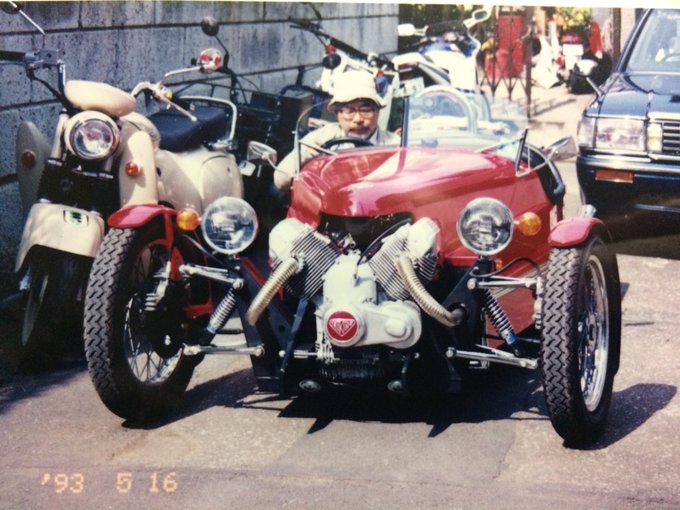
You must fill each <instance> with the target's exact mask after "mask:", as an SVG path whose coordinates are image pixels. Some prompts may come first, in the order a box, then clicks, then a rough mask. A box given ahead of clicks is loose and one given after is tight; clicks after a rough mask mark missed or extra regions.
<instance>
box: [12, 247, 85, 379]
mask: <svg viewBox="0 0 680 510" xmlns="http://www.w3.org/2000/svg"><path fill="white" fill-rule="evenodd" d="M27 267H28V271H29V274H30V285H29V288H28V292H27V295H26V304H25V309H24V320H23V323H22V328H21V363H22V366H23V367H24V368H26V369H28V370H43V369H47V368H51V367H53V366H54V365H56V364H57V363H58V361H59V359H60V357H61V356H62V355H64V354H66V351H67V349H68V348H69V347H74V345H73V344H74V343H75V342H78V344H79V346H80V341H81V337H82V334H81V333H82V330H81V325H82V304H83V292H84V288H85V285H86V283H87V276H88V273H89V268H90V259H88V258H86V257H78V256H76V255H71V254H63V253H58V252H47V251H39V252H36V253H33V254H32V255H31V257H30V259H29V260H28V262H27Z"/></svg>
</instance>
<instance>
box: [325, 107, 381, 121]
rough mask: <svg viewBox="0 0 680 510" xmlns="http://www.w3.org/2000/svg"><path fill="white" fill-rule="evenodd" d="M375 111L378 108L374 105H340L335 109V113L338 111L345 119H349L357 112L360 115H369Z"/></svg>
mask: <svg viewBox="0 0 680 510" xmlns="http://www.w3.org/2000/svg"><path fill="white" fill-rule="evenodd" d="M377 111H378V109H377V108H376V107H375V106H359V107H356V106H340V107H338V108H336V109H335V113H339V114H340V115H342V116H343V117H345V118H347V119H351V118H352V117H354V116H355V115H356V114H357V113H358V114H359V115H361V116H362V117H371V116H372V115H375V112H377Z"/></svg>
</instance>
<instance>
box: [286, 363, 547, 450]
mask: <svg viewBox="0 0 680 510" xmlns="http://www.w3.org/2000/svg"><path fill="white" fill-rule="evenodd" d="M537 376H538V373H537V372H532V371H525V370H518V369H512V368H507V367H492V368H491V369H490V370H488V371H486V372H484V373H474V374H471V377H470V378H469V379H468V381H466V385H465V387H464V388H463V391H462V392H461V393H459V394H454V395H424V396H422V395H418V396H413V397H408V396H400V395H395V394H392V393H389V392H387V391H382V390H375V389H374V390H371V391H359V390H355V389H351V388H333V389H329V390H324V391H322V392H320V393H318V394H312V395H301V396H299V397H298V398H296V399H295V400H293V401H292V402H291V403H290V404H289V405H288V406H287V407H286V408H285V409H284V410H283V411H281V413H280V416H281V417H283V418H316V421H315V423H314V424H313V425H312V427H311V428H310V430H309V433H310V434H312V433H315V432H317V431H319V430H322V429H324V428H325V427H327V426H328V425H329V424H331V423H332V422H333V421H335V420H350V421H358V422H364V421H366V422H368V421H378V422H382V423H395V424H398V423H414V422H422V423H427V424H429V425H431V427H432V429H431V431H430V433H429V436H430V437H436V436H437V435H439V434H441V433H442V432H444V431H446V430H447V429H448V427H450V426H451V425H453V424H455V423H480V422H485V421H490V420H503V419H514V418H513V415H514V414H515V413H517V412H529V413H532V414H534V415H535V418H528V419H541V420H543V419H547V418H546V416H545V411H544V410H543V409H542V408H537V407H536V406H537V403H539V404H540V405H541V406H542V403H541V398H540V394H539V395H538V397H539V398H537V396H536V394H537V389H538V387H539V381H538V379H537ZM522 419H527V418H522Z"/></svg>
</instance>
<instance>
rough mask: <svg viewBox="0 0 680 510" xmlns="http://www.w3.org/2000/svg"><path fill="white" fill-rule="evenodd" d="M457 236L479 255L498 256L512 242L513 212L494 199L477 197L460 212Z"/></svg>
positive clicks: (464, 244)
mask: <svg viewBox="0 0 680 510" xmlns="http://www.w3.org/2000/svg"><path fill="white" fill-rule="evenodd" d="M456 227H457V230H458V237H459V238H460V240H461V242H462V243H463V246H465V247H466V248H467V249H469V250H471V251H473V252H475V253H476V254H477V255H483V256H484V255H495V254H496V253H499V252H501V251H503V250H504V249H505V248H506V247H507V246H508V245H509V244H510V241H512V229H513V221H512V213H511V212H510V209H508V208H507V206H505V205H504V204H502V203H501V202H499V201H498V200H496V199H493V198H477V199H475V200H473V201H471V202H470V203H469V204H468V205H466V206H465V208H464V209H463V210H462V212H461V213H460V217H459V218H458V224H457V225H456Z"/></svg>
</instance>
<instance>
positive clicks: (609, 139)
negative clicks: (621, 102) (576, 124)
mask: <svg viewBox="0 0 680 510" xmlns="http://www.w3.org/2000/svg"><path fill="white" fill-rule="evenodd" d="M595 148H596V149H610V150H625V151H640V152H642V151H644V150H645V122H644V120H641V119H626V118H618V119H613V118H612V119H597V127H596V130H595Z"/></svg>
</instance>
